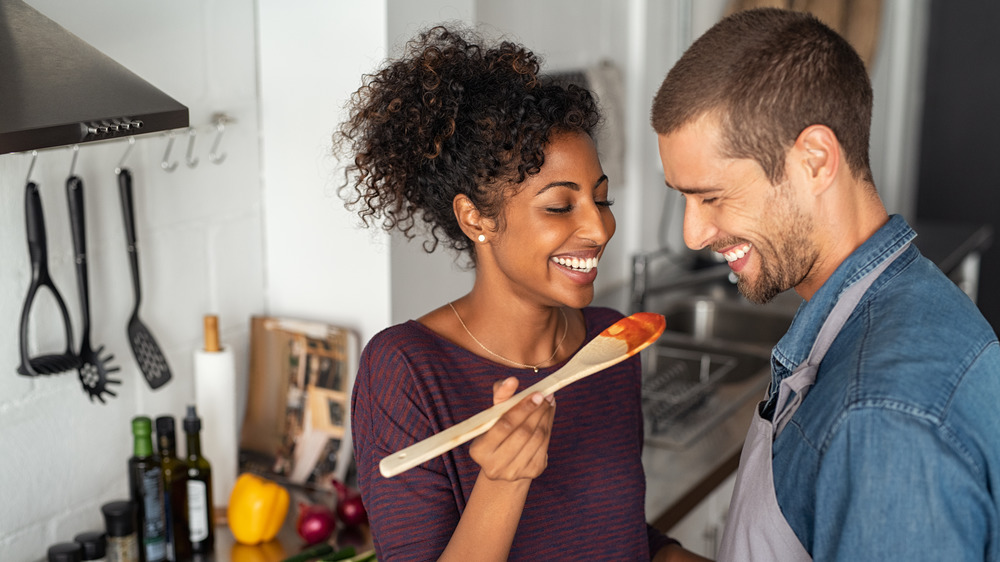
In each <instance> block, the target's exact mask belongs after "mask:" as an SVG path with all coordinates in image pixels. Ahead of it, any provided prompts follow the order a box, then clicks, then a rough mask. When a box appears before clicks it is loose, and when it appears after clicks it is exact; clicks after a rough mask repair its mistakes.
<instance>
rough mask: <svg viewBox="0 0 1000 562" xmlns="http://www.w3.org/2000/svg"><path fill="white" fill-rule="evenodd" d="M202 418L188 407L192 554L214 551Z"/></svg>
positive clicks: (209, 466) (209, 474) (209, 485)
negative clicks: (202, 437)
mask: <svg viewBox="0 0 1000 562" xmlns="http://www.w3.org/2000/svg"><path fill="white" fill-rule="evenodd" d="M200 431H201V418H199V417H198V413H197V412H196V411H195V407H194V406H188V407H187V417H185V418H184V433H185V434H186V435H187V471H188V472H187V474H188V481H187V491H188V493H187V499H188V529H189V531H190V538H191V552H193V553H195V554H208V553H210V552H212V550H213V549H214V548H215V529H214V528H213V527H214V525H215V508H214V507H213V506H212V465H211V464H209V462H208V460H207V459H205V457H203V456H201V435H200V434H199V432H200Z"/></svg>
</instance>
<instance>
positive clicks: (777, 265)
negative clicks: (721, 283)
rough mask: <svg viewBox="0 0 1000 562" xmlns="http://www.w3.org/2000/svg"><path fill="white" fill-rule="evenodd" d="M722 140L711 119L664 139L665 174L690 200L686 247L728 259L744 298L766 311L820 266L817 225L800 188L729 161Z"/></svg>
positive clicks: (749, 163) (750, 164)
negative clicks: (768, 304)
mask: <svg viewBox="0 0 1000 562" xmlns="http://www.w3.org/2000/svg"><path fill="white" fill-rule="evenodd" d="M722 138H723V137H722V133H721V129H720V127H719V125H718V124H717V122H716V119H715V118H713V117H712V116H711V115H703V116H702V117H700V118H698V119H696V120H694V121H692V122H690V123H688V124H687V125H684V126H683V127H681V128H680V129H678V130H676V131H674V132H673V133H670V134H669V135H659V148H660V160H661V161H662V162H663V175H664V179H665V180H666V183H667V186H668V187H670V188H672V189H675V190H677V191H678V192H680V193H681V194H682V195H683V196H684V199H685V204H684V243H685V244H687V246H688V247H689V248H691V249H692V250H700V249H702V248H705V247H708V248H711V249H712V250H713V251H715V252H718V253H720V254H722V255H723V256H724V257H725V258H726V261H727V262H729V266H730V267H731V268H732V270H733V271H734V272H735V273H736V275H737V277H738V278H739V282H738V284H737V286H738V288H739V290H740V292H741V293H742V294H743V295H744V296H745V297H746V298H747V299H748V300H750V301H751V302H755V303H760V304H763V303H766V302H768V301H770V300H771V299H773V298H774V297H775V296H776V295H777V294H778V293H780V292H782V291H785V290H787V289H790V288H792V287H795V286H796V285H798V284H799V283H800V282H801V281H802V280H803V279H804V278H805V277H806V275H807V274H808V273H809V271H810V269H811V268H812V267H813V265H814V264H815V263H816V259H817V255H818V252H817V249H816V246H815V244H814V243H813V241H812V222H811V221H810V220H809V217H808V216H807V214H806V213H805V212H803V210H802V207H801V206H800V205H799V204H798V202H797V201H796V198H795V197H796V190H795V186H794V185H791V184H790V183H789V182H788V181H787V180H786V181H785V182H783V183H781V184H779V185H772V184H771V183H770V181H769V180H768V179H767V176H766V175H765V174H764V170H763V169H762V168H761V167H760V165H759V164H758V163H757V162H756V161H754V160H752V159H749V158H729V157H726V156H723V155H722V152H721V150H720V147H721V146H722V142H723V141H722Z"/></svg>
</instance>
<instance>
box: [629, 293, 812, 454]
mask: <svg viewBox="0 0 1000 562" xmlns="http://www.w3.org/2000/svg"><path fill="white" fill-rule="evenodd" d="M656 311H657V312H659V313H660V314H663V315H664V317H665V318H666V330H665V331H664V333H663V336H661V337H660V339H659V340H658V341H657V342H656V343H655V344H653V345H652V346H650V347H649V348H648V349H647V350H646V351H644V352H643V353H644V355H643V370H644V374H643V394H642V396H643V399H642V402H643V415H644V417H645V422H646V440H647V443H650V444H653V445H662V446H667V447H671V448H684V447H685V446H686V445H688V444H690V443H691V442H692V441H693V440H694V439H696V438H697V437H698V436H700V435H702V434H703V433H704V432H705V431H707V430H709V429H711V428H712V427H713V426H714V425H715V424H716V423H718V422H720V421H721V420H722V419H724V418H725V417H726V416H728V415H730V414H731V413H732V412H733V410H735V409H737V408H739V407H740V406H742V405H743V404H745V403H746V401H747V400H751V399H753V400H759V399H761V398H762V397H763V395H764V391H765V388H766V386H767V383H768V381H769V380H770V376H769V372H770V371H769V365H770V353H771V348H772V347H773V346H774V344H775V343H777V342H778V340H779V339H781V336H783V335H784V333H785V331H786V330H787V329H788V326H789V325H790V324H791V320H792V316H793V313H794V309H793V308H790V307H782V306H771V305H767V306H763V307H761V306H756V305H752V304H750V303H748V302H746V301H745V300H742V299H741V298H734V297H733V296H721V297H720V296H705V295H689V296H687V297H686V298H677V299H673V300H672V301H670V302H668V303H665V304H664V305H663V306H662V308H660V309H659V310H656Z"/></svg>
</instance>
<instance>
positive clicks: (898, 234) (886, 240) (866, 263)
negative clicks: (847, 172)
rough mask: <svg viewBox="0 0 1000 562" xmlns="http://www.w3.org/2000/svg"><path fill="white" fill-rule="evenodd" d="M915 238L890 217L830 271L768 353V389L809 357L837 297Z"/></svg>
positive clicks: (900, 220)
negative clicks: (769, 354)
mask: <svg viewBox="0 0 1000 562" xmlns="http://www.w3.org/2000/svg"><path fill="white" fill-rule="evenodd" d="M916 236H917V233H916V232H914V231H913V229H912V228H910V225H909V224H907V222H906V220H905V219H903V217H901V216H899V215H892V216H890V217H889V220H888V222H886V223H885V224H884V225H882V227H881V228H879V229H878V230H877V231H876V232H875V234H873V235H872V236H871V237H869V238H868V240H865V241H864V243H862V244H861V246H859V247H858V248H857V249H856V250H854V252H852V253H851V255H849V256H848V257H847V259H845V260H844V261H843V262H842V263H841V264H840V265H839V266H838V267H837V269H836V270H834V272H833V275H831V276H830V278H829V279H827V280H826V282H825V283H823V285H822V286H821V287H820V288H819V290H818V291H816V293H815V294H814V295H813V298H812V299H810V300H808V301H803V303H802V304H801V305H799V309H798V311H796V313H795V318H794V319H793V320H792V325H791V327H789V329H788V332H786V333H785V335H784V336H783V337H782V338H781V340H779V341H778V344H777V345H775V346H774V349H773V350H772V351H771V377H772V381H771V388H778V384H779V383H780V382H781V380H782V379H783V378H785V377H786V376H788V375H790V374H791V372H792V371H793V370H794V369H795V367H797V366H798V365H799V364H800V363H802V362H803V361H805V360H806V358H807V357H808V356H809V351H810V350H811V349H812V346H813V343H814V342H815V341H816V336H817V335H818V334H819V329H820V327H821V326H822V325H823V322H824V321H825V320H826V318H827V316H829V315H830V312H831V311H832V310H833V307H834V305H836V304H837V300H838V299H839V298H840V295H841V294H843V292H844V291H845V290H847V288H848V287H850V286H851V285H853V284H854V283H857V282H858V281H859V280H861V278H862V277H864V276H865V274H866V273H868V272H869V271H871V270H872V269H874V268H876V267H878V265H879V264H881V263H882V262H884V261H885V260H887V259H889V257H891V256H892V255H893V253H895V252H896V250H898V249H899V248H901V247H903V246H904V245H906V244H907V243H909V242H910V241H911V240H913V239H914V238H915V237H916Z"/></svg>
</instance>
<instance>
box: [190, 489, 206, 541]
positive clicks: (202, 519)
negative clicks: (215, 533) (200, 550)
mask: <svg viewBox="0 0 1000 562" xmlns="http://www.w3.org/2000/svg"><path fill="white" fill-rule="evenodd" d="M187 489H188V522H189V523H188V526H189V528H190V530H191V535H190V536H191V542H193V543H194V542H199V541H203V540H205V539H207V538H208V528H209V525H211V524H212V522H211V517H210V516H209V507H208V506H209V503H208V487H207V486H205V483H204V482H202V481H201V480H188V483H187Z"/></svg>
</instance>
